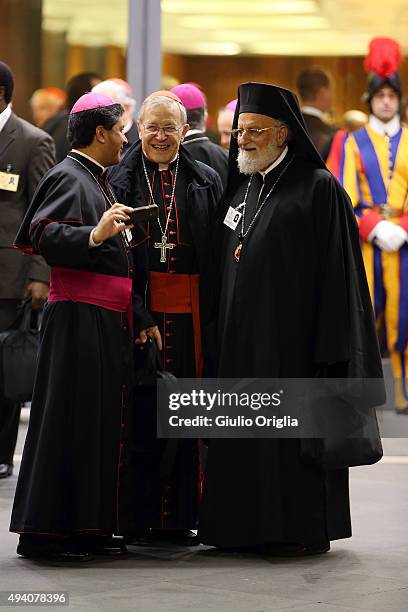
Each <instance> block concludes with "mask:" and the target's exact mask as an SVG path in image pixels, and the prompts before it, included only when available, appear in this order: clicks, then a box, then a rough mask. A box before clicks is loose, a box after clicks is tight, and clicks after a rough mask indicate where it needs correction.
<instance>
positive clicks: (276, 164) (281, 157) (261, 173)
mask: <svg viewBox="0 0 408 612" xmlns="http://www.w3.org/2000/svg"><path fill="white" fill-rule="evenodd" d="M288 150H289V149H288V147H287V145H286V147H285V148H284V149H283V151H282V153H281V154H280V155H279V157H278V159H275V161H274V162H273V164H271V165H270V166H268V168H267V169H266V170H260V171H259V173H258V174H260V175H261V176H262V178H263V179H264V180H265V176H266V175H267V174H268V173H269V172H270V171H271V170H273V169H274V168H276V166H279V164H280V163H281V161H282V160H284V159H285V157H286V154H287V152H288Z"/></svg>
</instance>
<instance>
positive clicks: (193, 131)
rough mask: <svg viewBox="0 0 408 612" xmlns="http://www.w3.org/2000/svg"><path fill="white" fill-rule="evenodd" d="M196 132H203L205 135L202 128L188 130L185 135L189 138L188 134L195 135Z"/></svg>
mask: <svg viewBox="0 0 408 612" xmlns="http://www.w3.org/2000/svg"><path fill="white" fill-rule="evenodd" d="M195 134H203V135H204V132H203V131H202V130H188V132H187V133H186V136H185V137H186V138H187V137H188V136H194V135H195Z"/></svg>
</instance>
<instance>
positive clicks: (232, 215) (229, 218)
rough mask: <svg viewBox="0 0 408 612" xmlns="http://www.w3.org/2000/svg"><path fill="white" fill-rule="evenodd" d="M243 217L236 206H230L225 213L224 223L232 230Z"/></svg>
mask: <svg viewBox="0 0 408 612" xmlns="http://www.w3.org/2000/svg"><path fill="white" fill-rule="evenodd" d="M241 217H242V213H240V212H239V211H238V210H237V209H236V208H232V206H230V207H229V209H228V212H227V214H226V215H225V219H224V225H226V226H227V227H229V228H230V229H232V230H236V229H237V225H238V223H239V222H240V220H241Z"/></svg>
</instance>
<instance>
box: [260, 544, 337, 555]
mask: <svg viewBox="0 0 408 612" xmlns="http://www.w3.org/2000/svg"><path fill="white" fill-rule="evenodd" d="M258 550H259V552H260V553H262V554H265V555H270V556H272V557H307V556H309V555H320V554H323V553H325V552H328V551H329V550H330V542H319V543H316V544H298V543H293V544H283V543H282V544H281V543H277V544H273V543H271V544H269V543H268V544H264V545H263V546H260V547H259V549H258Z"/></svg>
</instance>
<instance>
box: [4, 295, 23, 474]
mask: <svg viewBox="0 0 408 612" xmlns="http://www.w3.org/2000/svg"><path fill="white" fill-rule="evenodd" d="M19 303H20V300H1V299H0V332H2V331H4V330H6V329H8V328H9V327H10V325H11V324H12V323H13V321H14V319H15V318H16V314H17V306H18V305H19ZM20 411H21V404H20V403H19V402H12V401H10V400H9V399H7V398H5V397H4V395H3V393H2V391H1V389H0V463H8V464H9V465H12V464H13V455H14V450H15V448H16V442H17V434H18V424H19V421H20Z"/></svg>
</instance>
